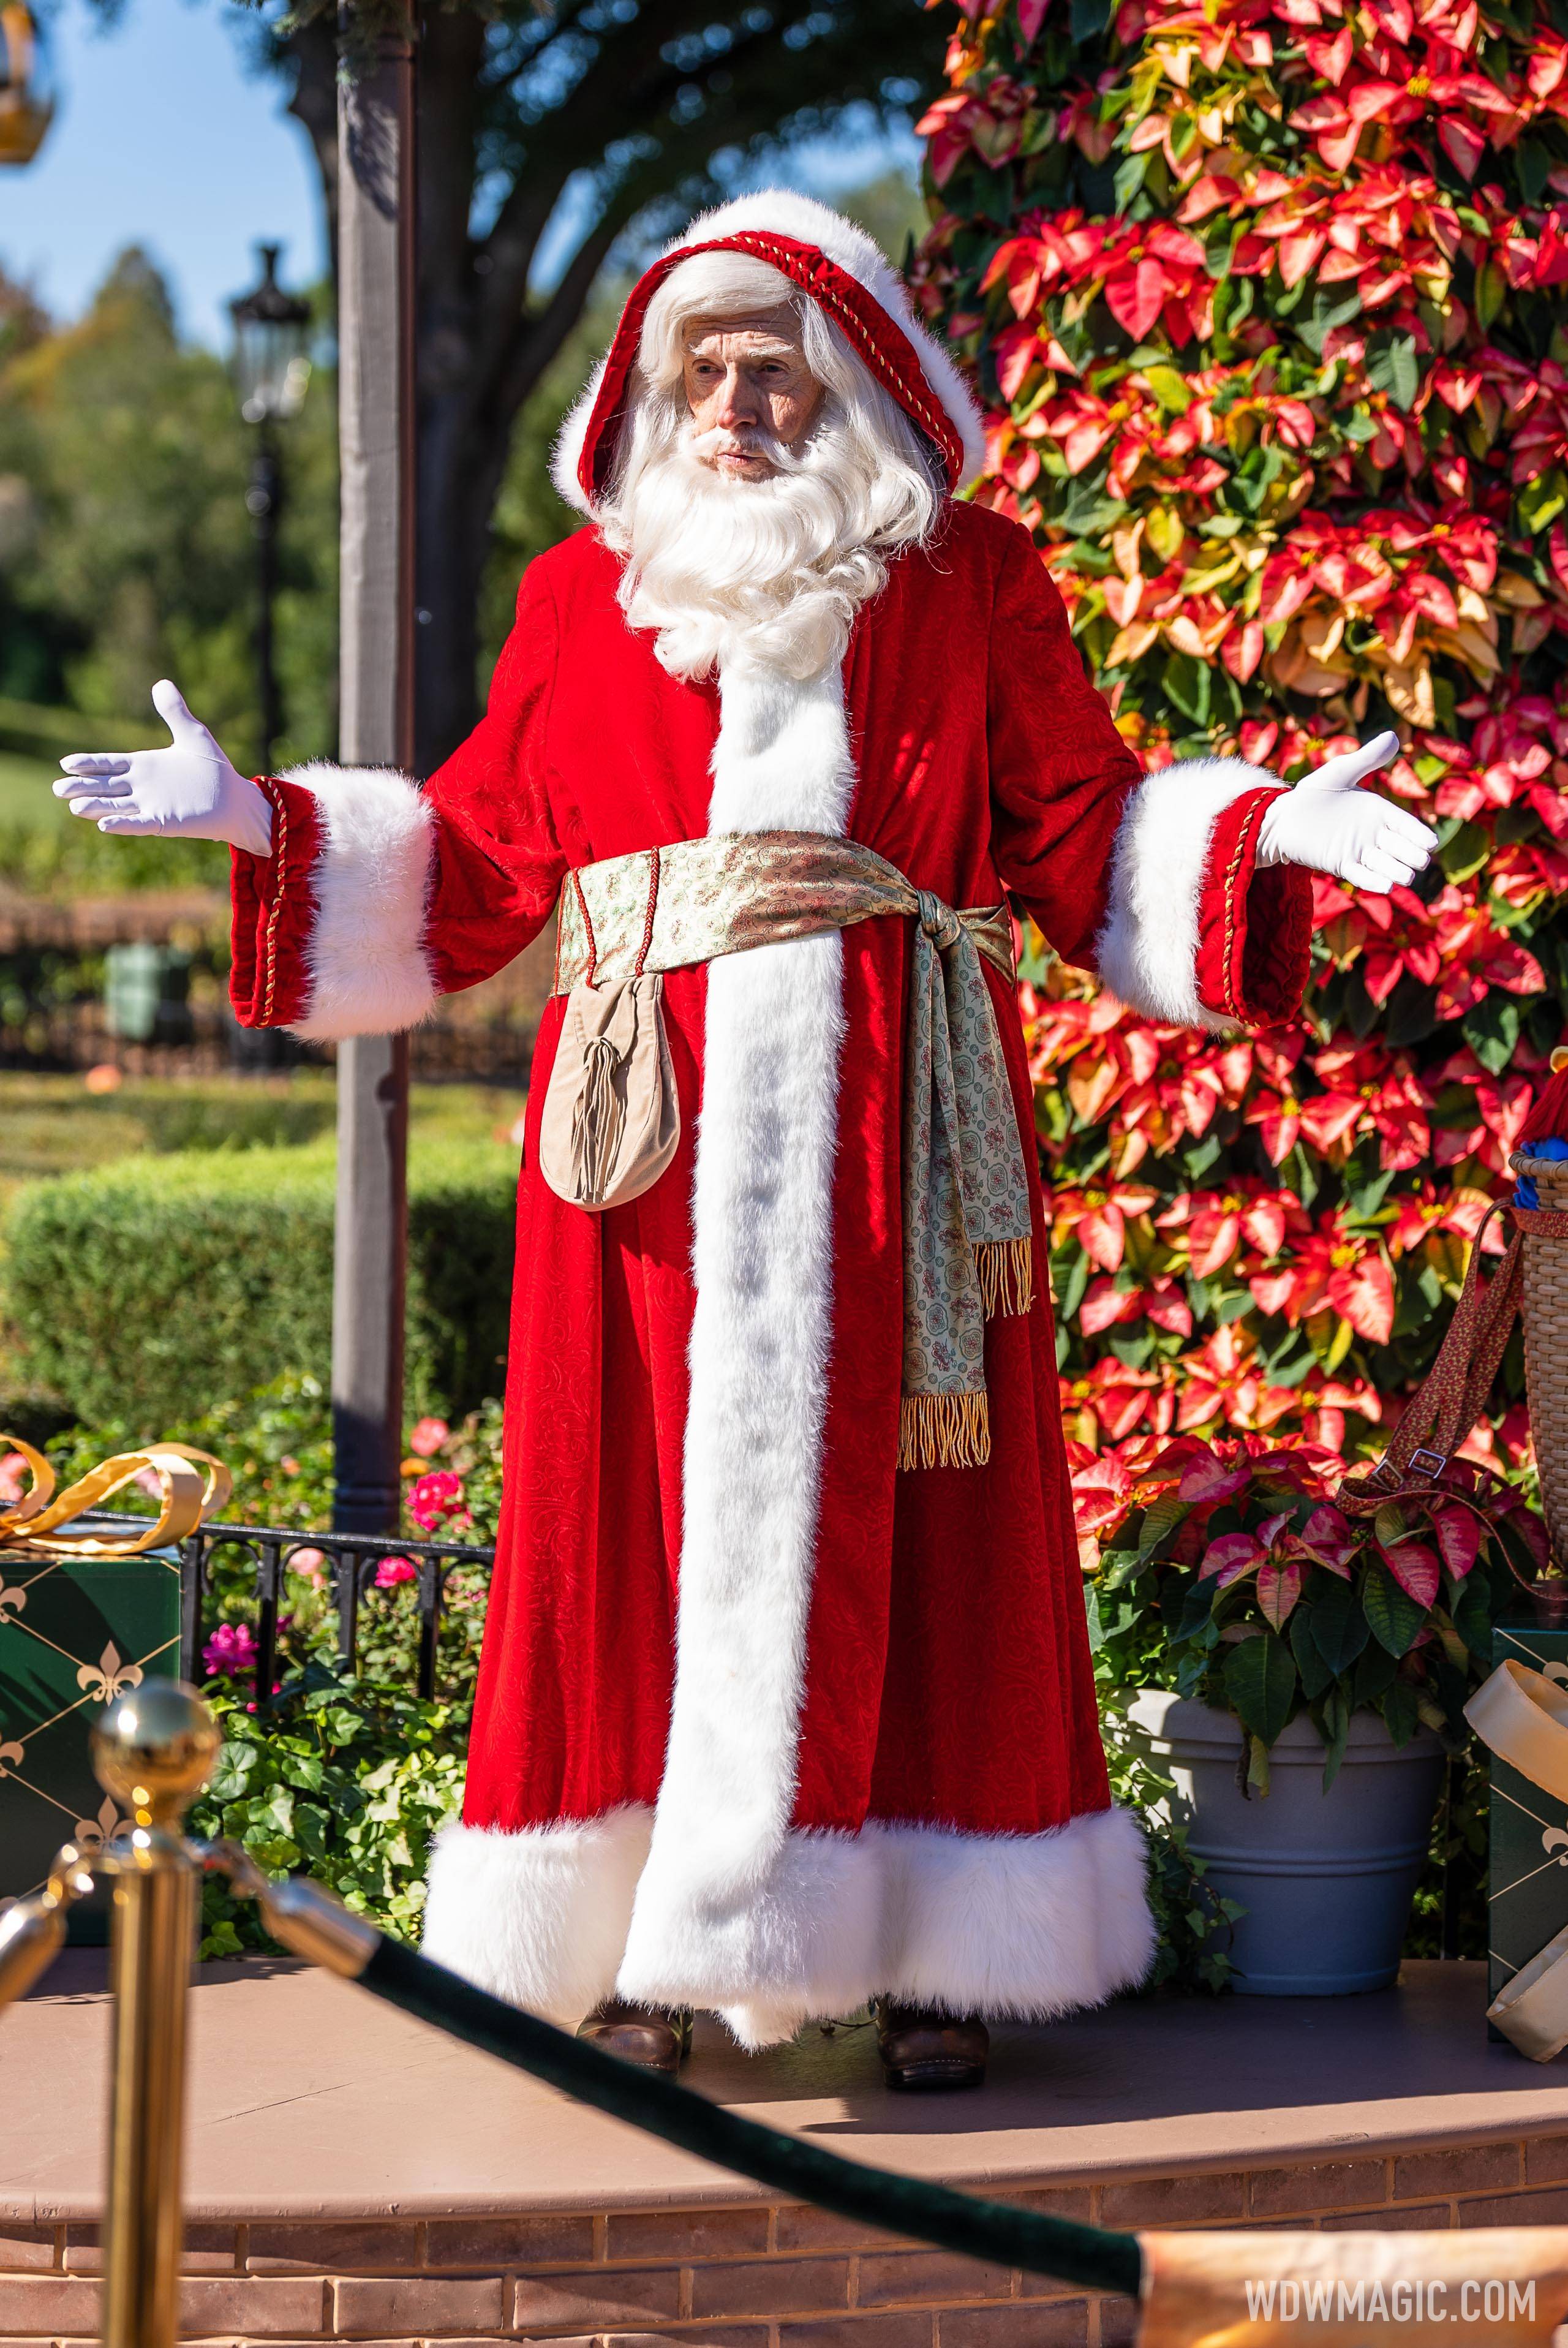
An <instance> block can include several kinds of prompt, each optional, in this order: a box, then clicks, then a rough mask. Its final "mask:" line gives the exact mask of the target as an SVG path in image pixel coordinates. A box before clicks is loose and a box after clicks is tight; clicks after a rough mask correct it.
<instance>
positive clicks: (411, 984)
mask: <svg viewBox="0 0 1568 2348" xmlns="http://www.w3.org/2000/svg"><path fill="white" fill-rule="evenodd" d="M283 780H284V782H289V783H297V784H298V785H299V786H300V788H302V789H303V790H307V791H309V792H310V793H311V795H312V797H313V798H315V802H316V806H317V808H318V809H319V810H320V814H321V822H322V842H321V850H320V853H319V854H318V856H317V858H316V861H315V870H313V871H312V873H311V875H310V887H311V891H312V894H313V895H314V897H315V922H314V923H313V925H312V929H311V935H310V943H309V945H308V946H307V948H306V950H305V959H306V962H307V963H308V965H309V971H310V1001H309V1005H308V1008H307V1009H306V1012H305V1014H304V1018H303V1019H301V1020H299V1021H297V1022H296V1023H295V1025H294V1034H295V1035H301V1036H304V1038H305V1039H306V1040H307V1041H308V1042H313V1043H325V1042H329V1041H331V1040H333V1039H335V1038H336V1037H338V1036H341V1035H396V1034H397V1033H398V1032H399V1031H400V1030H401V1029H403V1028H405V1027H414V1026H417V1025H418V1023H419V1021H420V1020H421V1019H423V1018H424V1017H425V1016H426V1014H428V1011H429V1009H430V1006H431V1005H432V1004H433V1003H434V1002H435V1000H436V993H437V989H436V984H435V981H434V979H433V978H432V977H431V975H430V966H429V963H428V961H427V959H426V955H425V944H424V931H425V899H426V893H427V891H428V886H429V878H430V860H431V852H432V833H431V819H430V810H429V808H428V807H427V806H426V804H425V801H424V798H423V795H422V794H421V792H420V790H419V787H418V784H417V783H412V782H410V781H409V780H408V778H407V776H406V775H399V774H395V773H393V772H391V771H389V770H388V769H387V768H386V767H333V766H328V765H326V764H325V762H324V763H321V764H317V765H315V766H309V767H295V768H294V772H293V773H292V774H288V775H285V776H284V778H283Z"/></svg>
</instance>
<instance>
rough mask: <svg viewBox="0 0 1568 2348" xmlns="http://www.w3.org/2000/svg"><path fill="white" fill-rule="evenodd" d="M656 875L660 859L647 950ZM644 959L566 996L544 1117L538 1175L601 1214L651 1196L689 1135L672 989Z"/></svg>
mask: <svg viewBox="0 0 1568 2348" xmlns="http://www.w3.org/2000/svg"><path fill="white" fill-rule="evenodd" d="M658 870H659V863H658V857H657V854H656V852H655V856H654V858H653V860H652V873H651V880H650V888H649V896H648V924H647V931H646V933H645V938H644V953H646V951H647V940H648V938H650V937H651V936H652V935H653V917H654V903H655V897H656V894H657V890H658ZM584 913H586V907H584ZM642 960H643V956H642V955H639V956H638V968H637V971H636V973H635V974H634V976H633V977H631V978H626V979H623V980H621V981H620V983H618V984H610V985H606V986H596V985H595V984H594V983H593V973H592V972H590V973H589V976H588V977H587V978H586V979H584V980H583V982H582V983H581V984H580V985H577V986H574V987H573V990H572V992H571V994H569V995H568V996H567V998H566V1016H565V1018H564V1019H563V1020H562V1025H561V1037H560V1041H559V1042H558V1044H557V1045H556V1047H555V1065H554V1066H553V1067H552V1069H551V1072H550V1086H549V1089H548V1090H547V1092H546V1093H545V1096H544V1114H543V1116H542V1118H541V1120H540V1129H539V1170H540V1172H541V1173H542V1175H543V1177H544V1179H545V1180H546V1181H547V1182H548V1183H549V1185H550V1187H551V1189H552V1190H553V1191H554V1193H555V1195H556V1197H557V1198H558V1199H564V1200H566V1201H567V1203H568V1204H569V1205H571V1206H573V1207H586V1208H588V1209H589V1210H591V1211H592V1212H593V1213H595V1214H597V1213H600V1212H601V1211H602V1210H603V1209H604V1208H606V1207H619V1206H623V1205H624V1203H625V1202H626V1200H628V1199H640V1198H641V1197H642V1195H643V1192H644V1191H645V1190H648V1189H652V1188H653V1186H654V1184H655V1182H656V1181H657V1180H658V1179H659V1176H660V1175H661V1174H662V1173H663V1172H664V1170H665V1167H666V1166H667V1165H668V1164H669V1162H670V1160H671V1159H672V1158H673V1157H674V1156H675V1154H676V1148H677V1146H678V1145H679V1142H680V1138H681V1110H680V1101H679V1098H678V1097H677V1096H676V1079H675V1069H674V1066H672V1064H671V1060H670V1047H669V1041H668V1038H667V1037H666V1035H665V1015H664V994H665V982H664V980H663V978H662V977H661V976H660V975H659V973H657V972H656V971H655V972H653V973H646V974H645V973H644V971H643V969H642V966H641V965H642Z"/></svg>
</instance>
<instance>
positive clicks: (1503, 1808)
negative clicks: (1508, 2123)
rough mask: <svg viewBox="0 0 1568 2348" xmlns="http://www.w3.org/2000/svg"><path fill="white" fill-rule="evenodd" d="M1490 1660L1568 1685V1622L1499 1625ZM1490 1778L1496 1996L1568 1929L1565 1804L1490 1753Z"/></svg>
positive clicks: (1490, 1925)
mask: <svg viewBox="0 0 1568 2348" xmlns="http://www.w3.org/2000/svg"><path fill="white" fill-rule="evenodd" d="M1491 1660H1492V1663H1493V1665H1494V1667H1495V1666H1496V1665H1497V1664H1499V1663H1507V1662H1509V1661H1510V1660H1511V1661H1513V1662H1516V1663H1523V1664H1525V1665H1526V1666H1527V1667H1528V1669H1530V1670H1531V1671H1534V1672H1541V1673H1544V1675H1545V1677H1546V1678H1547V1679H1549V1680H1551V1681H1552V1682H1553V1684H1554V1685H1556V1686H1558V1687H1563V1688H1568V1624H1564V1625H1563V1626H1561V1627H1557V1626H1553V1627H1551V1628H1548V1627H1546V1626H1545V1625H1543V1624H1541V1623H1537V1622H1500V1623H1499V1624H1498V1626H1497V1628H1496V1630H1495V1631H1494V1632H1493V1633H1492V1652H1491ZM1490 1780H1491V1818H1490V1825H1489V1830H1488V1835H1489V1863H1490V1871H1489V1875H1488V1880H1487V1951H1488V1968H1489V1970H1488V1977H1487V1979H1488V1995H1489V1997H1493V1998H1494V1997H1496V1995H1497V1993H1498V1992H1499V1991H1500V1990H1501V1989H1502V1988H1504V1987H1505V1986H1506V1985H1507V1983H1508V1982H1511V1980H1512V1979H1513V1976H1514V1974H1515V1973H1516V1972H1519V1971H1520V1969H1521V1967H1522V1966H1524V1965H1527V1964H1528V1963H1529V1962H1530V1960H1531V1958H1532V1957H1533V1956H1538V1955H1539V1954H1540V1952H1541V1951H1542V1949H1543V1948H1544V1947H1545V1946H1546V1943H1547V1941H1550V1940H1552V1939H1553V1938H1554V1937H1555V1935H1556V1934H1557V1933H1559V1932H1561V1931H1563V1927H1564V1925H1568V1802H1560V1801H1558V1800H1557V1798H1556V1797H1555V1796H1554V1795H1552V1794H1547V1793H1543V1792H1542V1789H1541V1787H1539V1786H1536V1785H1533V1784H1532V1782H1531V1780H1530V1779H1529V1778H1528V1777H1524V1776H1521V1775H1520V1773H1519V1771H1518V1770H1517V1769H1515V1768H1513V1767H1512V1766H1511V1765H1510V1764H1509V1763H1508V1762H1506V1761H1504V1760H1502V1759H1501V1758H1500V1756H1498V1755H1497V1754H1495V1753H1494V1754H1492V1755H1491V1773H1490ZM1491 2035H1492V2036H1493V2037H1494V2038H1495V2037H1499V2036H1501V2033H1500V2032H1498V2031H1495V2030H1494V2031H1493V2032H1492V2033H1491Z"/></svg>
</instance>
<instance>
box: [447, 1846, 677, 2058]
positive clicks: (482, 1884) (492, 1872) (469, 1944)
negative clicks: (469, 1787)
mask: <svg viewBox="0 0 1568 2348" xmlns="http://www.w3.org/2000/svg"><path fill="white" fill-rule="evenodd" d="M653 1823H654V1821H653V1813H652V1811H651V1810H645V1809H640V1808H636V1807H626V1808H624V1809H619V1810H611V1811H610V1812H609V1813H608V1814H607V1815H606V1816H605V1817H603V1818H593V1819H591V1820H589V1821H588V1822H587V1823H586V1824H583V1825H570V1826H559V1827H531V1828H528V1829H526V1830H525V1831H524V1832H522V1833H520V1834H505V1833H502V1832H501V1831H500V1829H499V1828H490V1827H468V1826H463V1825H462V1824H460V1823H459V1822H454V1823H453V1824H452V1825H450V1826H449V1827H444V1828H442V1830H441V1832H440V1833H439V1834H438V1836H437V1838H436V1847H435V1849H434V1851H433V1852H432V1854H431V1859H430V1874H429V1882H428V1890H427V1892H426V1897H425V1928H424V1936H423V1942H422V1946H423V1949H424V1952H425V1954H426V1956H428V1958H430V1959H431V1960H432V1962H434V1963H436V1964H438V1965H446V1966H448V1967H449V1969H450V1971H451V1972H455V1973H461V1974H462V1976H463V1978H464V1980H465V1981H470V1982H474V1983H475V1984H476V1985H477V1986H478V1987H479V1988H480V1989H488V1990H489V1991H490V1993H491V1994H492V1995H493V1996H495V1997H503V1998H505V1999H506V2001H507V2003H508V2004H509V2005H520V2006H523V2007H525V2008H526V2009H527V2011H528V2012H529V2013H538V2014H542V2015H543V2016H544V2018H545V2020H546V2021H548V2022H555V2023H559V2024H562V2025H563V2026H565V2027H567V2028H571V2027H573V2025H574V2024H577V2023H579V2022H581V2020H582V2019H583V2015H584V2014H585V2013H592V2012H593V2009H594V2007H595V2006H596V2005H598V2004H600V2003H602V2002H603V1999H605V1998H607V1997H608V1996H609V1995H610V1993H611V1992H612V1991H613V1990H614V1986H615V1973H616V1969H617V1967H618V1966H619V1964H620V1962H621V1956H622V1952H623V1951H624V1948H625V1945H626V1932H627V1929H628V1927H629V1925H630V1923H631V1921H632V1901H633V1898H634V1894H635V1892H636V1888H637V1878H638V1876H639V1875H640V1874H641V1872H642V1869H643V1866H644V1862H645V1860H646V1859H647V1855H648V1837H649V1835H650V1834H651V1832H652V1831H653Z"/></svg>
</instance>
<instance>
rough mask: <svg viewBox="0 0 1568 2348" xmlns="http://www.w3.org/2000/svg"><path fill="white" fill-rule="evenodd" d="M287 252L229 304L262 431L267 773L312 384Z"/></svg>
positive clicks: (259, 476)
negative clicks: (300, 439) (298, 436)
mask: <svg viewBox="0 0 1568 2348" xmlns="http://www.w3.org/2000/svg"><path fill="white" fill-rule="evenodd" d="M281 250H282V248H281V246H278V245H275V244H263V246H262V247H261V255H262V282H261V283H260V284H259V285H258V286H257V287H256V288H255V291H254V292H253V293H243V294H242V295H241V296H240V299H239V300H238V301H237V302H231V303H230V304H229V314H230V316H231V317H232V319H233V321H234V359H233V368H234V387H235V389H236V390H237V391H238V393H239V396H240V413H241V415H242V417H244V419H245V421H246V423H247V424H253V425H254V426H255V427H256V447H255V454H254V457H253V459H252V463H251V481H250V487H249V488H248V489H247V490H246V491H245V510H246V511H247V513H248V514H249V515H250V517H251V522H252V525H253V529H254V530H255V535H256V588H257V611H256V679H257V701H258V704H259V711H258V715H259V719H260V728H261V760H260V763H261V767H262V770H263V773H264V772H265V771H266V769H267V768H268V767H270V766H271V765H272V758H273V743H274V742H275V741H276V740H277V737H278V736H279V735H280V734H281V733H282V731H283V713H282V710H281V708H280V706H279V702H278V681H277V676H276V674H275V671H274V668H273V596H274V594H275V593H276V592H277V536H278V520H279V518H280V516H281V514H282V512H283V503H284V484H283V467H282V464H281V462H280V459H279V454H278V439H277V429H276V427H278V425H280V424H283V423H286V422H287V420H288V418H289V417H291V416H297V415H298V413H299V411H300V407H301V405H302V404H303V402H304V394H305V386H306V384H307V383H308V382H309V380H310V360H309V357H308V356H307V355H306V345H307V343H308V340H309V335H310V305H309V304H308V303H306V302H302V301H300V300H299V299H298V297H297V296H296V295H295V294H293V293H284V289H283V287H282V286H281V285H280V284H279V283H278V254H279V252H280V251H281Z"/></svg>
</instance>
